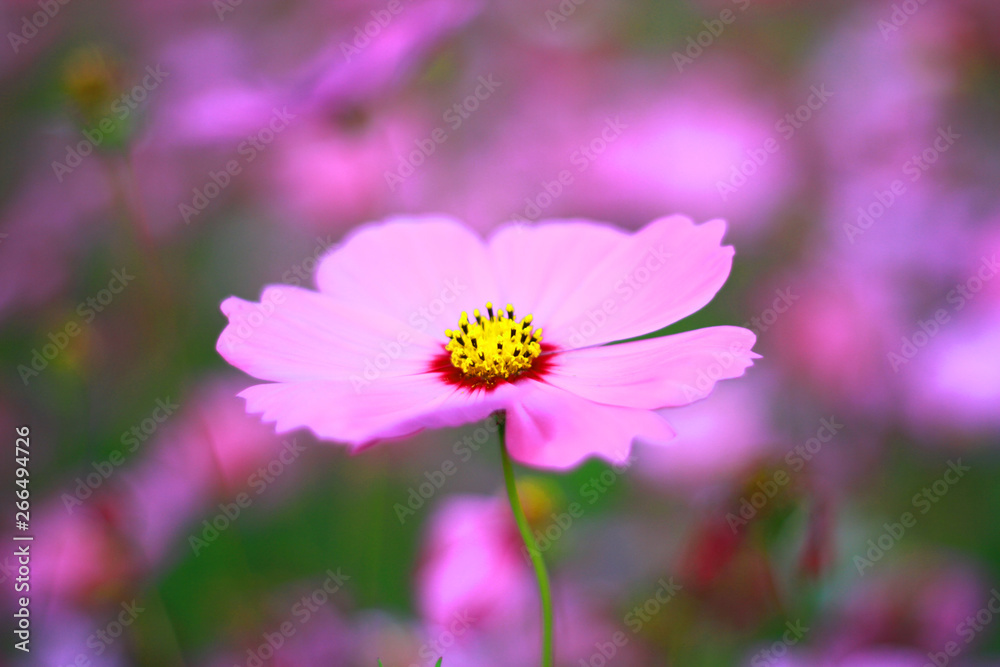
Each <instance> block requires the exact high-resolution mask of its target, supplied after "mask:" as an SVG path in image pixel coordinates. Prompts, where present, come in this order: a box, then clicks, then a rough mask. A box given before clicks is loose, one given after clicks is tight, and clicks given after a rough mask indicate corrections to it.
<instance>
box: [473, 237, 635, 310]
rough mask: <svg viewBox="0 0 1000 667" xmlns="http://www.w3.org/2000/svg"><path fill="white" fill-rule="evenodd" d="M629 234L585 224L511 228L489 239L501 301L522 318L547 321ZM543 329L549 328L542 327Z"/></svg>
mask: <svg viewBox="0 0 1000 667" xmlns="http://www.w3.org/2000/svg"><path fill="white" fill-rule="evenodd" d="M628 238H629V236H628V235H627V234H625V233H624V232H622V231H620V230H618V229H615V228H614V227H608V226H605V225H599V224H595V223H593V222H588V221H585V220H579V221H577V220H558V221H556V220H550V221H545V222H539V223H537V224H535V225H530V226H529V225H520V224H514V225H507V226H504V227H501V228H500V229H499V230H497V231H496V232H495V233H494V234H493V236H491V237H490V242H489V254H490V260H491V261H492V262H493V271H494V273H495V274H496V275H497V281H498V282H499V283H500V295H501V296H500V298H499V299H498V300H500V301H502V302H504V303H511V304H513V305H514V307H515V308H516V309H517V312H518V313H519V316H523V315H527V314H528V313H531V314H532V315H533V316H534V319H535V321H536V322H539V323H548V322H550V321H551V320H552V318H553V317H554V316H555V315H556V313H558V312H559V310H560V308H561V307H562V305H563V304H564V303H565V302H566V301H567V299H569V298H570V297H571V296H572V295H573V293H574V292H575V291H576V290H577V288H579V286H580V282H581V280H582V279H583V277H584V276H587V275H589V274H590V273H591V271H593V270H594V267H595V266H597V265H598V264H599V263H600V262H601V260H603V259H604V258H605V257H607V254H608V248H611V247H614V246H616V245H618V244H620V243H622V242H624V241H625V240H627V239H628ZM543 326H545V325H543Z"/></svg>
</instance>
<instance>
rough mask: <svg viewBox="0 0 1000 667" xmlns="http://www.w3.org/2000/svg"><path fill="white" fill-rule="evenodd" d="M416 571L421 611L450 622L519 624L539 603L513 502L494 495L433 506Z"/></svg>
mask: <svg viewBox="0 0 1000 667" xmlns="http://www.w3.org/2000/svg"><path fill="white" fill-rule="evenodd" d="M425 545H426V546H425V547H424V552H423V555H422V561H423V565H422V567H421V568H420V570H419V572H418V577H417V599H418V604H419V606H420V612H421V616H422V617H423V618H424V619H425V620H426V621H427V622H428V623H431V624H437V625H440V626H442V627H445V626H447V625H448V624H449V623H451V622H452V621H453V620H455V619H456V618H467V619H468V620H469V623H470V624H471V625H472V627H477V628H482V627H489V628H494V629H496V628H502V627H504V626H505V625H508V624H511V623H514V624H516V623H517V622H518V620H519V619H520V618H521V615H522V612H523V610H524V609H526V608H531V607H532V605H534V606H537V603H536V602H535V600H534V597H535V582H534V579H533V578H532V576H531V571H530V569H529V567H528V561H527V556H526V554H525V553H522V550H523V548H524V547H523V542H522V541H521V537H520V535H519V533H518V531H517V526H516V525H515V523H514V519H513V516H512V515H511V511H510V507H509V506H508V505H507V503H506V502H505V501H504V500H502V499H501V498H494V497H493V496H451V497H449V498H448V499H447V500H446V501H444V503H443V504H442V505H441V506H440V507H439V508H438V509H436V510H435V512H434V515H433V517H432V518H431V520H430V523H429V527H428V528H427V535H426V537H425Z"/></svg>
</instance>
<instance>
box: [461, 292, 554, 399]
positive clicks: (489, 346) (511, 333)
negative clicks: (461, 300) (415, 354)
mask: <svg viewBox="0 0 1000 667" xmlns="http://www.w3.org/2000/svg"><path fill="white" fill-rule="evenodd" d="M486 314H487V317H485V318H484V317H483V316H482V314H481V313H480V312H479V309H478V308H477V309H476V310H474V311H472V315H473V318H474V319H475V321H474V322H470V321H469V314H468V313H465V312H463V313H462V317H460V318H459V320H458V326H459V328H458V329H446V330H445V332H444V335H445V336H447V337H448V338H449V339H450V340H449V341H448V344H447V345H446V346H445V348H444V349H445V350H447V351H448V352H451V363H452V365H453V366H454V367H455V368H457V369H458V370H460V371H462V373H463V374H464V375H466V376H469V377H471V378H475V379H476V380H477V381H479V382H481V383H483V384H487V385H493V384H496V383H497V382H499V381H500V380H509V379H511V378H514V377H517V376H518V375H520V374H521V373H523V372H525V371H526V370H529V369H530V368H531V366H532V365H533V364H534V362H535V359H537V358H538V355H540V354H541V353H542V346H541V340H542V330H541V329H533V328H532V326H531V319H532V317H531V315H525V316H524V318H523V319H520V320H518V319H515V318H514V306H512V305H510V304H507V309H506V310H501V311H500V312H499V313H497V314H496V315H494V313H493V304H492V303H491V302H489V301H487V302H486Z"/></svg>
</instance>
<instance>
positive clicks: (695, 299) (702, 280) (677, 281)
mask: <svg viewBox="0 0 1000 667" xmlns="http://www.w3.org/2000/svg"><path fill="white" fill-rule="evenodd" d="M725 229H726V226H725V223H724V222H723V221H722V220H712V221H710V222H707V223H705V224H703V225H695V224H694V222H692V221H691V220H690V219H689V218H686V217H684V216H679V215H675V216H670V217H667V218H660V219H658V220H654V221H653V222H651V223H650V224H648V225H646V226H645V227H644V228H643V229H641V230H639V231H638V232H636V233H635V234H632V235H627V234H622V233H618V232H615V231H614V230H612V229H609V228H607V227H604V226H602V225H598V224H593V223H583V222H572V223H560V222H547V223H542V224H538V225H534V226H528V225H524V226H515V227H507V228H504V229H502V230H500V231H499V232H497V233H496V234H495V235H494V236H493V238H492V239H491V241H490V255H491V259H492V260H493V263H494V267H495V269H494V270H495V271H496V272H497V275H498V280H499V281H501V286H502V293H503V295H504V296H503V298H504V299H505V300H509V301H511V302H512V303H513V304H514V306H515V308H517V310H518V312H519V313H521V314H527V312H530V309H532V308H534V309H537V310H538V312H537V313H535V312H533V313H532V314H533V315H535V321H536V326H540V327H542V328H543V329H544V330H545V340H547V341H548V342H550V343H553V344H555V345H557V346H559V347H562V348H580V347H586V346H590V345H599V344H602V343H608V342H613V341H618V340H624V339H627V338H633V337H635V336H641V335H643V334H648V333H652V332H653V331H657V330H658V329H662V328H663V327H665V326H667V325H669V324H672V323H673V322H676V321H677V320H680V319H681V318H683V317H686V316H687V315H690V314H691V313H693V312H696V311H697V310H699V309H701V308H702V307H703V306H704V305H705V304H707V303H708V302H709V301H711V300H712V297H714V296H715V293H716V292H717V291H718V290H719V288H721V287H722V284H723V283H724V282H725V280H726V278H727V276H728V275H729V270H730V268H731V266H732V258H733V249H732V247H731V246H722V245H721V242H722V236H723V234H724V233H725ZM533 294H536V295H539V296H535V297H534V298H533V297H532V295H533ZM521 301H524V302H525V305H522V304H521V303H520V302H521Z"/></svg>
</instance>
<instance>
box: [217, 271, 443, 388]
mask: <svg viewBox="0 0 1000 667" xmlns="http://www.w3.org/2000/svg"><path fill="white" fill-rule="evenodd" d="M222 312H223V313H224V314H225V315H226V316H227V317H228V318H229V325H228V326H227V327H226V328H225V330H223V332H222V334H221V335H220V336H219V340H218V343H217V344H216V349H217V350H218V351H219V354H221V355H222V356H223V357H224V358H225V359H226V361H228V362H229V363H231V364H232V365H233V366H236V367H237V368H239V369H241V370H243V371H245V372H247V373H249V374H250V375H253V376H254V377H257V378H260V379H262V380H275V381H281V382H292V381H308V380H345V381H347V380H350V379H351V378H353V377H360V378H366V377H368V378H371V377H376V376H377V377H389V376H397V375H404V374H410V373H415V372H422V371H423V370H425V369H426V367H427V363H428V360H430V359H431V358H432V357H433V355H434V354H435V353H438V352H440V343H439V342H438V341H436V340H435V339H433V338H432V337H431V336H429V335H428V334H427V333H422V332H420V331H418V330H415V329H414V328H413V327H410V326H408V325H407V324H405V323H403V322H401V321H399V320H397V319H395V318H393V317H390V316H387V315H385V314H383V313H380V312H378V311H376V310H371V309H369V308H366V307H364V306H362V305H358V304H345V303H338V302H337V301H336V300H335V299H333V298H331V297H329V296H326V295H324V294H320V293H317V292H312V291H309V290H305V289H302V288H299V287H292V286H288V285H281V286H270V287H267V288H266V289H265V290H264V292H263V294H262V295H261V300H260V302H259V303H251V302H249V301H244V300H243V299H238V298H236V297H230V298H229V299H226V300H225V301H224V302H223V303H222ZM442 338H443V336H442Z"/></svg>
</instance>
